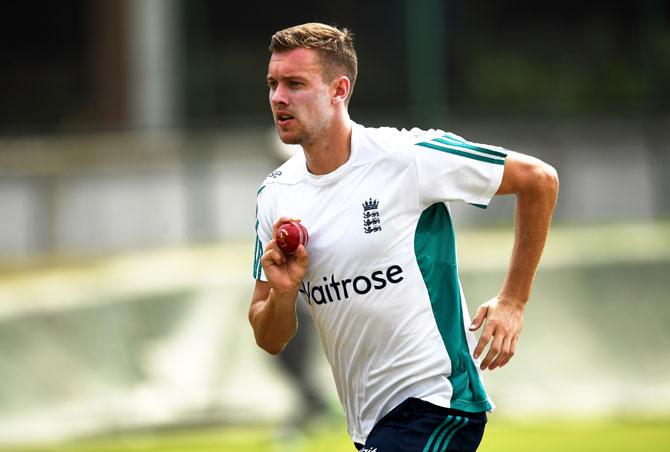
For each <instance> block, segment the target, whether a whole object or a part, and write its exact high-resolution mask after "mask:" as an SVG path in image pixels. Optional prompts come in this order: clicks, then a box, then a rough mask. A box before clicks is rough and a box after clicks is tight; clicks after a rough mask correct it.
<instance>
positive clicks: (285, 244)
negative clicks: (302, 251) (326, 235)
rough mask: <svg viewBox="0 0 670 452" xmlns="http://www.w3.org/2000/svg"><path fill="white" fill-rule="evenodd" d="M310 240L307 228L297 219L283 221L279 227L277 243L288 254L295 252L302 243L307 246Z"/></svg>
mask: <svg viewBox="0 0 670 452" xmlns="http://www.w3.org/2000/svg"><path fill="white" fill-rule="evenodd" d="M308 241H309V234H307V229H305V227H304V226H303V225H302V224H301V223H299V222H297V221H290V222H287V223H283V224H282V225H281V226H279V227H278V228H277V245H278V246H279V249H281V250H282V252H284V253H286V254H293V253H295V252H296V250H297V249H298V246H300V245H305V246H307V242H308Z"/></svg>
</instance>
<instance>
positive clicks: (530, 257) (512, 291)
mask: <svg viewBox="0 0 670 452" xmlns="http://www.w3.org/2000/svg"><path fill="white" fill-rule="evenodd" d="M534 171H535V172H536V173H537V174H536V175H535V176H534V177H533V179H532V180H533V183H531V184H528V186H525V187H523V189H522V190H519V191H518V192H517V193H516V195H517V199H516V209H515V215H514V231H515V234H514V236H515V237H514V247H513V249H512V256H511V259H510V263H509V266H508V270H507V273H506V275H505V281H504V283H503V286H502V288H501V290H500V294H499V297H500V298H502V299H505V300H508V301H512V302H515V303H521V304H525V303H526V302H527V301H528V298H529V297H530V292H531V288H532V285H533V280H534V278H535V273H536V271H537V268H538V266H539V263H540V257H541V256H542V252H543V250H544V245H545V242H546V239H547V235H548V233H549V225H550V223H551V218H552V215H553V212H554V207H555V205H556V199H557V196H558V177H557V175H556V172H555V171H554V169H553V168H551V167H550V166H548V165H543V166H539V167H536V168H535V169H534Z"/></svg>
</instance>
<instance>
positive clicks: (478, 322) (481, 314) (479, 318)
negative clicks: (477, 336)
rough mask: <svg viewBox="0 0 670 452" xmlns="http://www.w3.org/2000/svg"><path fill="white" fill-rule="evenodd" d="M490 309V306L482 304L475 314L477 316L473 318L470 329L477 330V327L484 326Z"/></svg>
mask: <svg viewBox="0 0 670 452" xmlns="http://www.w3.org/2000/svg"><path fill="white" fill-rule="evenodd" d="M488 310H489V308H488V307H487V306H485V305H481V306H480V307H479V308H477V314H476V315H475V318H474V319H472V323H471V324H470V331H475V330H476V329H477V328H479V327H480V326H482V323H484V319H485V318H486V313H487V312H488Z"/></svg>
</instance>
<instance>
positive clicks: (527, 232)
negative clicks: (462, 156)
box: [470, 152, 558, 370]
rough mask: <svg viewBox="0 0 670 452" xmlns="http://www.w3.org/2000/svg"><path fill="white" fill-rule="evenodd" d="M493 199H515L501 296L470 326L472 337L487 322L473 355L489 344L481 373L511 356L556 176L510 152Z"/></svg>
mask: <svg viewBox="0 0 670 452" xmlns="http://www.w3.org/2000/svg"><path fill="white" fill-rule="evenodd" d="M496 194H497V195H508V194H513V195H515V196H516V209H515V214H514V248H513V249H512V256H511V259H510V263H509V267H508V269H507V273H506V275H505V281H504V283H503V286H502V288H501V289H500V292H499V293H498V295H497V296H496V297H494V298H492V299H491V300H489V301H487V302H486V303H484V304H482V305H481V306H480V307H479V309H477V314H476V315H475V318H474V319H473V321H472V325H471V326H470V330H471V331H474V330H476V329H478V328H479V327H480V326H482V324H483V323H484V321H485V320H486V326H485V327H484V330H483V332H482V334H481V336H480V338H479V342H478V343H477V346H476V348H475V351H474V358H475V359H476V358H479V356H480V355H481V354H482V352H483V351H484V348H485V347H486V345H487V344H488V342H489V341H491V346H490V347H489V350H488V353H487V354H486V356H485V357H484V360H483V361H482V363H481V369H482V370H484V369H489V370H493V369H495V368H496V367H501V366H504V365H505V364H507V362H508V361H509V360H510V359H511V358H512V356H513V355H514V351H515V348H516V342H517V340H518V338H519V334H520V333H521V328H522V326H523V311H524V309H525V306H526V302H527V301H528V298H529V297H530V291H531V287H532V284H533V279H534V277H535V272H536V271H537V267H538V265H539V263H540V257H541V256H542V251H543V249H544V244H545V242H546V239H547V235H548V233H549V225H550V223H551V217H552V214H553V212H554V207H555V205H556V199H557V197H558V175H557V173H556V170H555V169H554V168H553V167H551V166H550V165H548V164H546V163H544V162H542V161H541V160H538V159H536V158H533V157H530V156H527V155H523V154H519V153H514V152H510V154H509V155H508V156H507V158H506V159H505V169H504V173H503V179H502V182H501V184H500V188H499V189H498V191H497V193H496Z"/></svg>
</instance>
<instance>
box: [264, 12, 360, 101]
mask: <svg viewBox="0 0 670 452" xmlns="http://www.w3.org/2000/svg"><path fill="white" fill-rule="evenodd" d="M301 48H303V49H314V50H316V51H317V54H318V55H319V61H320V63H321V67H322V76H323V79H324V80H325V81H327V82H330V81H332V80H334V79H335V77H339V76H340V75H346V76H347V78H349V81H350V82H351V86H350V89H349V95H348V96H347V99H346V102H347V104H348V103H349V100H350V99H351V94H352V93H353V91H354V84H355V83H356V76H357V75H358V57H357V56H356V50H355V49H354V41H353V34H352V33H351V32H350V31H349V30H347V29H346V28H342V29H339V28H336V27H333V26H330V25H326V24H322V23H318V22H309V23H306V24H302V25H296V26H295V27H290V28H285V29H284V30H280V31H278V32H276V33H275V34H274V35H272V39H271V41H270V47H269V50H270V52H271V53H275V52H285V51H288V50H293V49H301Z"/></svg>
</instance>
